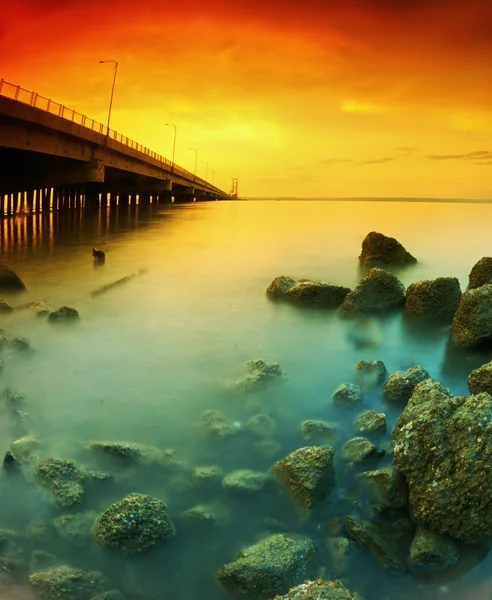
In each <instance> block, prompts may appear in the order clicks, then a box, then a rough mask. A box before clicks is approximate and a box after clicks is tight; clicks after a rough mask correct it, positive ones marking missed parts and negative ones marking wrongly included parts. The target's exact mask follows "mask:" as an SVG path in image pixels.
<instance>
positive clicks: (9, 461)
mask: <svg viewBox="0 0 492 600" xmlns="http://www.w3.org/2000/svg"><path fill="white" fill-rule="evenodd" d="M17 467H18V462H17V460H16V459H15V457H14V455H13V454H12V452H10V451H9V450H7V452H6V453H5V456H4V458H3V468H4V469H5V470H6V471H13V470H14V469H15V470H16V469H17Z"/></svg>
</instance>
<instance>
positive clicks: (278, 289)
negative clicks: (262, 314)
mask: <svg viewBox="0 0 492 600" xmlns="http://www.w3.org/2000/svg"><path fill="white" fill-rule="evenodd" d="M296 284H297V279H292V277H285V275H280V277H275V279H274V280H273V281H272V283H271V284H270V285H269V286H268V287H267V290H266V294H267V296H268V297H269V298H271V299H272V300H284V299H286V298H287V292H288V291H289V290H290V289H291V288H292V287H294V286H295V285H296Z"/></svg>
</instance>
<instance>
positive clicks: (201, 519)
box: [181, 504, 217, 527]
mask: <svg viewBox="0 0 492 600" xmlns="http://www.w3.org/2000/svg"><path fill="white" fill-rule="evenodd" d="M181 518H182V519H183V520H184V521H185V522H187V523H188V524H189V525H194V526H196V527H202V526H206V527H213V526H214V525H215V523H216V521H217V519H216V517H215V513H214V511H213V510H211V509H210V508H208V507H207V506H203V505H202V504H198V505H197V506H193V507H192V508H189V509H188V510H186V511H184V512H183V513H182V515H181Z"/></svg>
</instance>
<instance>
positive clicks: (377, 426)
mask: <svg viewBox="0 0 492 600" xmlns="http://www.w3.org/2000/svg"><path fill="white" fill-rule="evenodd" d="M354 428H355V430H356V431H357V432H358V433H384V432H385V431H386V415H385V414H384V413H378V412H376V411H375V410H366V411H364V412H363V413H362V414H360V415H359V416H358V417H357V419H355V421H354Z"/></svg>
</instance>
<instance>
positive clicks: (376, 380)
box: [354, 360, 388, 390]
mask: <svg viewBox="0 0 492 600" xmlns="http://www.w3.org/2000/svg"><path fill="white" fill-rule="evenodd" d="M354 372H355V377H356V379H357V381H358V383H359V385H360V386H361V388H362V390H371V389H373V388H375V387H376V386H377V385H379V384H380V383H383V381H384V380H385V379H386V377H387V376H388V370H387V369H386V365H385V364H384V362H383V361H382V360H369V361H367V360H361V361H359V362H358V363H357V364H356V365H355V366H354Z"/></svg>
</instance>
